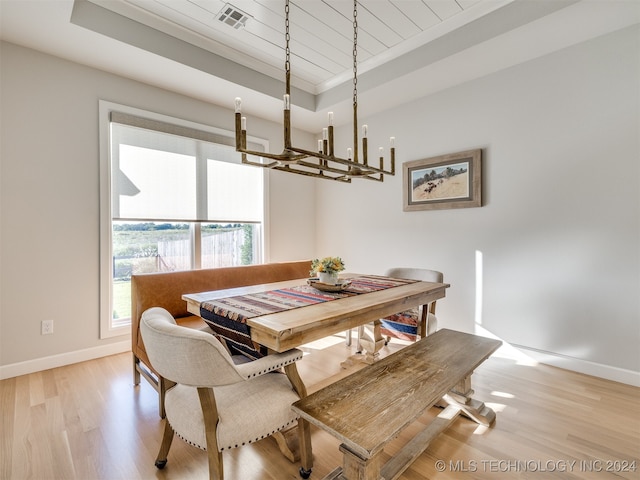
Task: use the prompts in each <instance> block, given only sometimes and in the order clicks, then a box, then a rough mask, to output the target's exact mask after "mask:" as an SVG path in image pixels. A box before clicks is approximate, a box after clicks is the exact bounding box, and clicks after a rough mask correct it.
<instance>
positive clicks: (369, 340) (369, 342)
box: [358, 320, 385, 364]
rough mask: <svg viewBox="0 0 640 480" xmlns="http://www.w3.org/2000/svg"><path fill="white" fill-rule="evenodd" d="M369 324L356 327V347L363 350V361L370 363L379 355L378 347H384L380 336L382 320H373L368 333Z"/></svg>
mask: <svg viewBox="0 0 640 480" xmlns="http://www.w3.org/2000/svg"><path fill="white" fill-rule="evenodd" d="M370 325H371V324H369V325H362V326H361V327H359V328H358V349H359V350H360V349H362V350H364V361H365V363H368V364H372V363H374V362H375V361H376V360H377V357H378V356H379V355H380V349H381V348H382V347H384V343H385V342H384V338H383V337H382V322H381V321H380V320H375V321H373V327H372V332H371V335H370V334H369V331H368V328H367V327H369V326H370Z"/></svg>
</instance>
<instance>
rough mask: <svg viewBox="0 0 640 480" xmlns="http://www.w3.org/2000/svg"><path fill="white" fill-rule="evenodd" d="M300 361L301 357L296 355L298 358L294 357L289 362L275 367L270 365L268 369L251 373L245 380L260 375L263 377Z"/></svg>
mask: <svg viewBox="0 0 640 480" xmlns="http://www.w3.org/2000/svg"><path fill="white" fill-rule="evenodd" d="M300 359H302V355H298V356H296V357H294V358H292V359H290V360H287V361H284V362H282V363H279V364H277V365H272V366H270V367H269V368H265V369H264V370H261V371H259V372H255V373H252V374H251V375H249V376H248V377H247V378H253V377H259V376H260V375H264V374H265V373H269V372H273V371H274V370H277V369H279V368H282V367H285V366H287V365H291V364H292V363H295V362H297V361H298V360H300Z"/></svg>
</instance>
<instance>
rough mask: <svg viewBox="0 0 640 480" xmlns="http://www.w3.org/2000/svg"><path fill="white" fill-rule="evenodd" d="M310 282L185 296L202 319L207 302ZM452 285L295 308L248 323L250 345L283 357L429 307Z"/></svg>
mask: <svg viewBox="0 0 640 480" xmlns="http://www.w3.org/2000/svg"><path fill="white" fill-rule="evenodd" d="M358 277H359V275H358V274H348V275H342V276H341V279H343V280H348V279H354V280H355V279H356V278H358ZM307 280H308V279H299V280H289V281H285V282H277V283H269V284H262V285H252V286H246V287H239V288H230V289H224V290H215V291H211V292H201V293H189V294H185V295H183V296H182V298H183V300H185V301H186V302H187V310H188V311H189V312H190V313H192V314H194V315H198V316H201V306H202V305H203V303H205V302H211V301H215V300H217V299H223V298H227V297H235V296H238V295H247V294H254V293H260V292H267V291H271V290H276V289H284V288H290V287H295V286H299V285H306V284H307ZM448 287H449V284H446V283H433V282H423V281H415V282H412V283H407V284H403V285H400V286H395V287H392V288H386V289H384V290H379V291H373V292H368V293H362V294H358V295H353V296H349V297H346V298H339V299H336V300H333V301H327V302H323V303H316V304H313V305H308V306H303V307H300V308H293V309H289V310H285V311H280V312H276V313H270V314H265V315H258V316H255V317H253V318H247V319H246V324H247V326H248V327H249V328H250V335H251V339H252V340H253V341H254V342H256V343H258V344H260V345H263V346H264V347H266V348H268V349H269V350H271V351H274V352H284V351H287V350H289V349H291V348H295V347H299V346H300V345H303V344H306V343H309V342H312V341H315V340H319V339H321V338H325V337H328V336H331V335H334V334H337V333H340V332H344V331H347V330H350V329H352V328H357V327H359V326H360V325H365V324H367V323H370V322H374V321H378V320H379V319H381V318H384V317H386V316H389V315H392V314H394V313H398V312H402V311H405V310H408V309H410V308H413V307H417V306H419V305H427V304H429V303H431V302H433V301H436V300H438V299H441V298H444V297H445V294H446V289H447V288H448Z"/></svg>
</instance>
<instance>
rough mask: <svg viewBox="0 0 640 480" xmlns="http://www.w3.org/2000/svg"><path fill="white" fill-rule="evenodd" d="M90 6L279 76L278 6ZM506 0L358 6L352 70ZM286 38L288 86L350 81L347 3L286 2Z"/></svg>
mask: <svg viewBox="0 0 640 480" xmlns="http://www.w3.org/2000/svg"><path fill="white" fill-rule="evenodd" d="M92 1H93V2H94V3H96V4H99V5H101V6H103V7H104V8H107V9H110V10H113V11H116V12H117V13H120V14H122V15H125V16H127V17H129V18H132V19H135V20H136V21H139V22H141V23H145V24H147V25H149V26H153V27H154V28H159V29H161V30H163V31H165V32H166V33H170V34H171V35H173V36H176V37H178V38H181V39H182V40H185V41H188V42H190V43H193V44H195V45H198V46H200V47H203V48H205V49H207V50H209V51H212V52H215V53H216V54H218V55H221V56H223V57H225V58H228V59H230V60H233V61H234V62H237V63H239V64H242V65H244V66H246V67H249V68H251V69H253V70H256V71H259V72H261V73H265V74H267V75H270V76H272V77H274V78H277V79H279V80H281V79H282V78H283V68H284V55H285V53H284V44H285V38H284V26H285V21H284V10H285V2H284V0H231V1H230V2H225V1H223V0H188V1H176V0H117V1H114V0H92ZM510 1H511V0H500V1H499V0H362V1H360V2H358V17H357V19H358V51H357V58H358V68H359V71H360V69H366V68H368V67H369V68H373V67H375V66H378V65H380V64H382V63H384V62H385V61H387V60H389V59H391V58H393V56H394V55H396V54H399V53H403V52H406V51H408V50H409V49H411V48H415V47H417V46H419V45H421V44H423V43H425V42H426V41H428V40H429V39H432V38H433V37H434V35H435V33H433V32H435V30H436V29H437V28H439V29H441V30H442V32H444V29H443V25H444V23H445V22H449V23H450V24H453V23H454V20H455V19H461V18H462V17H465V21H470V20H471V19H473V18H477V17H479V16H481V15H482V14H484V13H487V12H488V11H489V10H491V9H494V8H497V7H499V6H501V5H504V4H505V3H509V2H510ZM234 12H238V13H234ZM463 13H465V15H462V14H463ZM238 14H239V15H244V17H243V18H242V19H241V20H242V21H241V23H240V24H239V25H236V24H235V23H234V22H233V18H232V17H233V16H234V15H238ZM230 15H231V16H230ZM452 28H453V27H452ZM290 33H291V41H290V47H291V70H292V83H293V84H294V85H297V86H298V87H299V88H302V89H303V90H306V91H308V92H310V93H320V92H322V91H325V90H327V89H329V88H331V87H332V86H334V85H335V84H337V83H338V82H343V81H345V80H347V79H348V78H350V77H351V76H352V75H353V70H352V62H353V58H352V50H353V3H352V1H350V0H322V1H321V0H291V5H290ZM427 37H429V38H427Z"/></svg>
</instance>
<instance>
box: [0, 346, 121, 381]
mask: <svg viewBox="0 0 640 480" xmlns="http://www.w3.org/2000/svg"><path fill="white" fill-rule="evenodd" d="M130 351H131V340H124V341H122V342H116V343H110V344H108V345H101V346H99V347H93V348H85V349H83V350H76V351H73V352H66V353H61V354H58V355H51V356H48V357H42V358H35V359H33V360H27V361H25V362H18V363H12V364H9V365H1V366H0V380H4V379H5V378H11V377H17V376H19V375H27V374H29V373H34V372H40V371H42V370H49V369H50V368H55V367H63V366H65V365H71V364H73V363H78V362H84V361H86V360H93V359H94V358H100V357H106V356H108V355H115V354H117V353H123V352H130Z"/></svg>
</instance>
